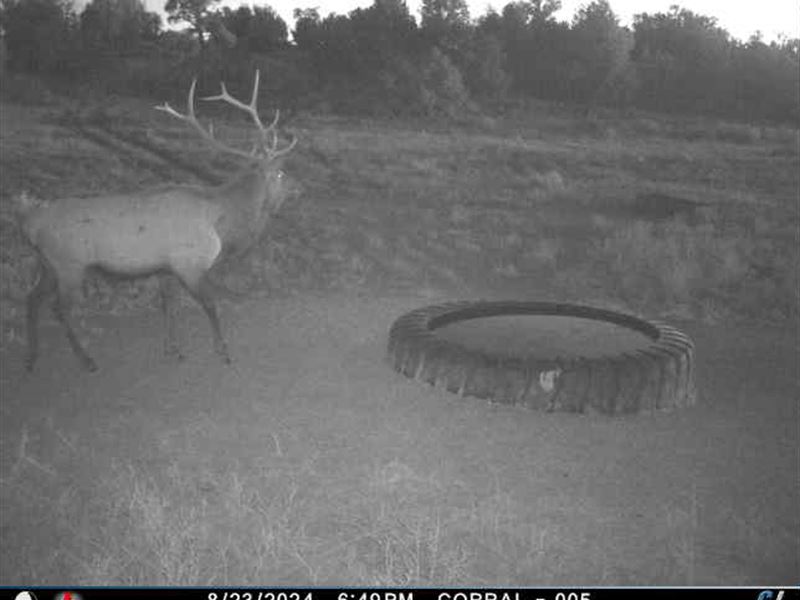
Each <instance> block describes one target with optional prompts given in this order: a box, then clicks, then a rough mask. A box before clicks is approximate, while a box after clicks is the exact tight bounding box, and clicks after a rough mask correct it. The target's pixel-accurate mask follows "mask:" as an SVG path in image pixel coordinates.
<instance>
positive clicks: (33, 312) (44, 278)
mask: <svg viewBox="0 0 800 600" xmlns="http://www.w3.org/2000/svg"><path fill="white" fill-rule="evenodd" d="M38 276H39V279H38V281H37V282H36V285H35V286H34V287H33V289H32V290H31V291H30V292H29V293H28V298H27V300H26V310H27V315H26V330H27V334H28V353H27V356H26V357H25V369H26V370H27V371H29V372H30V371H33V367H34V366H35V365H36V360H37V359H38V358H39V309H40V308H41V306H42V302H43V301H44V300H46V299H47V298H48V297H50V296H53V295H55V294H57V293H58V281H57V280H56V277H55V274H54V273H53V270H52V268H50V266H48V265H46V264H43V263H42V264H40V265H39V272H38Z"/></svg>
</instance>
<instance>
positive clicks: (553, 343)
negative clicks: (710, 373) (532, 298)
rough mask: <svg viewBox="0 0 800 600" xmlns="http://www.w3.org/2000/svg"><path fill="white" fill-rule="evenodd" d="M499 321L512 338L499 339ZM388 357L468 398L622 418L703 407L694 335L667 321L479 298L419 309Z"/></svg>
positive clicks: (392, 339)
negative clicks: (697, 386) (697, 383)
mask: <svg viewBox="0 0 800 600" xmlns="http://www.w3.org/2000/svg"><path fill="white" fill-rule="evenodd" d="M497 317H513V320H508V321H503V320H502V319H500V320H497V319H496V318H497ZM493 319H494V320H493ZM537 319H538V320H537ZM481 321H483V323H481ZM495 323H496V324H498V325H503V326H504V328H505V333H500V334H499V335H497V336H493V335H492V329H491V328H492V327H494V324H495ZM529 323H532V324H533V327H528V324H529ZM476 326H477V327H476ZM481 326H482V329H481ZM487 326H488V328H489V329H488V330H487ZM470 327H472V328H473V329H474V331H472V332H470V331H469V328H470ZM537 327H539V328H540V331H538V332H537V329H536V328H537ZM460 329H463V330H460ZM526 330H527V331H526ZM581 330H583V333H581ZM560 332H563V334H564V335H563V336H561V334H560ZM560 337H563V338H564V340H563V341H564V343H562V340H561V339H559V338H560ZM570 337H572V338H573V340H572V342H571V343H570V342H569V339H568V338H570ZM514 338H519V339H521V340H523V341H521V342H520V341H519V340H516V341H515V339H514ZM574 338H577V339H574ZM614 338H619V339H617V340H616V341H614ZM388 359H389V362H390V363H391V365H392V366H393V367H394V368H395V369H396V370H397V371H398V372H400V373H402V374H404V375H406V376H408V377H411V378H413V379H416V380H418V381H422V382H425V383H429V384H432V385H435V386H439V387H442V388H444V389H447V390H448V391H450V392H454V393H456V394H459V395H461V396H475V397H478V398H486V399H490V400H492V401H495V402H503V403H510V404H520V405H525V406H528V407H530V408H534V409H542V410H546V411H565V412H578V413H582V412H585V411H587V410H593V411H596V412H600V413H603V414H607V415H616V414H629V413H637V412H643V411H646V412H653V411H669V410H673V409H676V408H682V407H686V406H691V405H693V404H694V403H695V401H696V392H695V385H694V344H693V343H692V341H691V339H689V337H688V336H687V335H685V334H683V333H681V332H680V331H678V330H677V329H675V328H674V327H670V326H669V325H666V324H664V323H661V322H654V321H647V320H644V319H640V318H637V317H633V316H630V315H626V314H623V313H618V312H615V311H610V310H604V309H599V308H592V307H589V306H581V305H575V304H561V303H553V302H529V301H509V302H480V301H479V302H452V303H447V304H439V305H435V306H428V307H424V308H420V309H417V310H414V311H412V312H410V313H408V314H406V315H403V316H401V317H400V318H399V319H397V321H395V322H394V324H393V325H392V327H391V330H390V332H389V347H388Z"/></svg>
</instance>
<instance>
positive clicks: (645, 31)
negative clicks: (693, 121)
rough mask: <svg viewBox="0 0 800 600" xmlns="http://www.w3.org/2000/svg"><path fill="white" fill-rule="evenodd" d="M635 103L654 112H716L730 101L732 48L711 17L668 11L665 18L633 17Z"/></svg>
mask: <svg viewBox="0 0 800 600" xmlns="http://www.w3.org/2000/svg"><path fill="white" fill-rule="evenodd" d="M633 26H634V47H633V50H632V52H631V57H632V58H633V60H634V61H636V70H637V77H638V79H639V82H640V91H639V94H640V96H639V100H640V102H641V103H642V104H643V105H645V106H649V107H651V108H655V109H657V110H678V111H697V112H704V111H709V110H711V111H718V110H719V108H720V106H719V102H720V101H723V102H728V101H729V99H730V98H732V90H730V88H729V82H730V77H729V72H728V71H729V68H730V55H731V50H732V44H731V41H730V36H729V35H728V32H727V31H725V30H724V29H722V28H720V27H718V26H717V21H716V19H714V18H713V17H707V16H703V15H698V14H695V13H693V12H692V11H689V10H686V9H683V8H680V7H678V6H672V7H671V8H670V12H668V13H657V14H655V15H649V14H639V15H635V16H634V22H633Z"/></svg>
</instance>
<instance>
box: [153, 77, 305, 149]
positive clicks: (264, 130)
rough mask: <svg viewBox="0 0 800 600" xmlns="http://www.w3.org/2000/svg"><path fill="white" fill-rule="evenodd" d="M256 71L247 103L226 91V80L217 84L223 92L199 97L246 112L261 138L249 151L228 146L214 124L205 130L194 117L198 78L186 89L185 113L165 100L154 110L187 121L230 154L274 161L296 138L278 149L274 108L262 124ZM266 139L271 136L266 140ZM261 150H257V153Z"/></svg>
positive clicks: (295, 141) (217, 146)
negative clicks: (187, 95)
mask: <svg viewBox="0 0 800 600" xmlns="http://www.w3.org/2000/svg"><path fill="white" fill-rule="evenodd" d="M259 76H260V74H259V72H258V70H256V76H255V80H254V81H253V94H252V96H251V98H250V103H249V104H245V103H244V102H242V101H240V100H237V99H236V98H234V97H233V96H231V95H230V94H229V93H228V90H227V89H226V88H225V83H224V82H222V83H221V84H220V86H221V88H222V93H220V94H218V95H216V96H207V97H205V98H201V100H207V101H215V100H222V101H224V102H227V103H228V104H230V105H232V106H234V107H236V108H238V109H240V110H243V111H245V112H246V113H248V114H249V115H250V116H251V117H252V119H253V122H254V123H255V125H256V127H257V128H258V133H259V137H260V138H261V141H260V143H256V144H254V145H253V149H252V150H251V151H250V152H246V151H244V150H239V149H238V148H234V147H232V146H228V145H226V144H223V143H222V142H220V141H219V140H218V139H217V138H215V137H214V125H213V123H212V124H210V125H209V128H208V129H205V128H204V127H203V126H202V125H201V124H200V122H199V121H198V120H197V117H196V116H195V112H194V90H195V87H196V86H197V78H195V79H193V80H192V85H191V87H190V88H189V98H188V100H187V112H186V114H182V113H179V112H178V111H177V110H175V109H174V108H172V107H171V106H170V105H169V104H168V103H166V102H165V103H164V104H163V105H161V106H156V110H160V111H163V112H165V113H167V114H170V115H172V116H173V117H176V118H178V119H181V120H182V121H186V122H187V123H189V124H190V125H191V126H192V127H194V128H195V129H196V130H197V131H198V133H200V135H201V136H202V137H203V138H204V139H206V140H207V141H209V142H210V143H211V144H212V145H213V146H214V147H215V148H217V149H219V150H221V151H223V152H228V153H231V154H235V155H236V156H244V157H245V158H248V159H250V160H253V159H256V160H257V159H262V158H263V159H267V160H273V159H275V158H277V157H278V156H281V155H283V154H287V153H288V152H289V151H291V149H292V148H294V145H295V144H296V143H297V138H295V137H294V136H292V141H291V143H290V144H289V145H288V146H287V147H285V148H281V149H280V150H279V149H278V133H277V124H278V119H279V118H280V111H279V110H275V118H274V119H272V123H270V124H269V126H267V127H264V124H263V123H262V122H261V118H260V117H259V116H258V106H257V103H258V82H259ZM268 138H271V140H270V141H268ZM259 150H260V152H259Z"/></svg>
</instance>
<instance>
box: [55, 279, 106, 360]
mask: <svg viewBox="0 0 800 600" xmlns="http://www.w3.org/2000/svg"><path fill="white" fill-rule="evenodd" d="M81 279H82V278H81ZM77 285H78V284H75V285H66V286H65V285H64V284H63V282H62V281H59V282H58V285H57V289H56V295H55V300H54V301H53V314H54V315H55V316H56V319H58V322H59V323H61V325H62V326H63V327H64V332H65V333H66V334H67V340H68V341H69V345H70V347H71V348H72V352H73V354H75V356H77V357H78V360H80V361H81V364H82V365H83V368H84V369H86V370H87V371H97V363H95V362H94V359H93V358H92V357H91V356H89V354H88V353H87V352H86V349H85V348H84V347H83V346H82V345H81V343H80V341H79V340H78V336H77V335H76V334H75V330H74V329H73V327H72V322H71V321H70V308H71V306H72V296H73V295H74V293H75V290H76V289H77Z"/></svg>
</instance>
